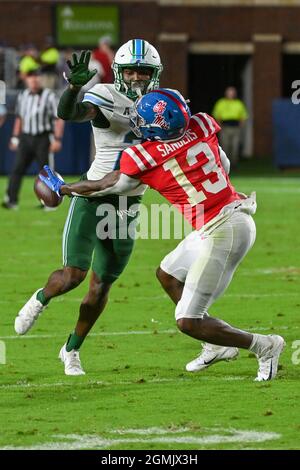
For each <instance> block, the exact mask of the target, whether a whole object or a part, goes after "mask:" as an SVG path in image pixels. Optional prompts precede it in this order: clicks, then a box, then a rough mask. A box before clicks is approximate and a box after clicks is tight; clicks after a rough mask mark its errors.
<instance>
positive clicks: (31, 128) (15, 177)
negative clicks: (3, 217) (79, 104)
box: [2, 70, 64, 209]
mask: <svg viewBox="0 0 300 470" xmlns="http://www.w3.org/2000/svg"><path fill="white" fill-rule="evenodd" d="M25 83H26V89H25V90H24V91H22V92H21V93H20V94H19V95H18V99H17V105H16V120H15V123H14V129H13V136H12V138H11V140H10V144H9V147H10V150H12V151H17V154H16V160H15V164H14V168H13V170H12V173H11V176H10V179H9V184H8V188H7V193H6V195H5V198H4V202H3V204H2V205H3V207H5V208H6V209H17V207H18V199H19V197H18V196H19V191H20V187H21V183H22V179H23V176H24V174H25V173H26V170H27V168H28V167H29V166H30V164H31V163H32V162H33V161H34V160H36V161H37V162H38V165H39V169H41V168H43V166H44V165H46V164H48V163H49V153H50V152H59V151H60V149H61V141H62V137H63V131H64V121H62V120H61V119H58V118H57V114H56V112H57V98H56V96H55V94H54V92H53V91H51V90H49V89H47V88H42V86H41V81H40V71H39V70H34V71H31V72H29V73H28V74H27V76H26V78H25ZM51 135H52V136H53V137H52V138H51V137H50V136H51ZM50 140H51V142H50Z"/></svg>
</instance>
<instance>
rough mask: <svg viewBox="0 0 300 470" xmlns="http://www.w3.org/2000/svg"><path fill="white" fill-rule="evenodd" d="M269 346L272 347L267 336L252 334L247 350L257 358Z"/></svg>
mask: <svg viewBox="0 0 300 470" xmlns="http://www.w3.org/2000/svg"><path fill="white" fill-rule="evenodd" d="M270 346H272V341H271V339H270V338H269V337H268V336H266V335H259V334H257V333H254V334H253V339H252V343H251V345H250V347H249V350H250V351H252V352H254V353H255V354H257V355H258V356H262V355H263V354H264V353H265V352H266V351H267V350H268V349H269V348H270Z"/></svg>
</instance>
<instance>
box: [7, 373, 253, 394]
mask: <svg viewBox="0 0 300 470" xmlns="http://www.w3.org/2000/svg"><path fill="white" fill-rule="evenodd" d="M193 377H195V375H194V374H193V375H192V376H191V375H188V374H187V376H186V377H174V378H170V379H167V378H165V379H164V378H162V379H145V382H140V381H139V379H138V378H137V380H136V381H135V380H120V381H116V382H107V381H103V380H89V381H88V382H79V381H78V379H75V381H76V388H78V387H83V388H88V387H119V386H121V387H123V386H124V385H125V386H128V385H129V386H131V385H134V386H137V385H138V386H142V385H146V384H157V383H161V384H162V383H177V384H178V382H186V383H189V382H192V381H193V380H194V379H193ZM197 377H198V378H199V380H201V381H205V382H209V381H212V380H214V381H216V380H220V381H222V382H231V381H232V382H235V381H245V380H248V381H249V382H251V378H248V377H244V376H239V375H236V376H234V375H227V376H223V377H218V378H217V379H216V377H209V376H204V375H202V376H200V375H198V376H197ZM71 380H72V379H71ZM75 381H73V380H72V381H70V382H69V383H68V382H52V383H42V384H36V383H30V382H25V383H21V382H20V383H14V384H1V385H0V390H29V389H33V390H39V389H41V390H42V389H51V388H53V389H57V388H70V387H71V388H73V387H74V384H75Z"/></svg>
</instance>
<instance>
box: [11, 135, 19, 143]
mask: <svg viewBox="0 0 300 470" xmlns="http://www.w3.org/2000/svg"><path fill="white" fill-rule="evenodd" d="M10 141H11V143H12V144H13V145H19V137H17V136H15V135H14V136H12V137H11V139H10Z"/></svg>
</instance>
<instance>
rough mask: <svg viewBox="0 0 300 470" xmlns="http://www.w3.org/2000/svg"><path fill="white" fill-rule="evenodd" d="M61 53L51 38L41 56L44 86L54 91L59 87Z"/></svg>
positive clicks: (47, 39)
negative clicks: (58, 68) (58, 67)
mask: <svg viewBox="0 0 300 470" xmlns="http://www.w3.org/2000/svg"><path fill="white" fill-rule="evenodd" d="M59 58H60V55H59V51H58V50H57V49H56V47H54V42H53V39H52V37H51V36H47V37H46V39H45V45H44V48H43V50H42V52H41V54H40V64H41V72H42V77H41V78H42V86H43V87H44V88H50V89H51V90H54V88H56V86H57V77H58V70H57V66H58V62H59Z"/></svg>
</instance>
